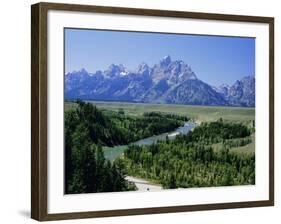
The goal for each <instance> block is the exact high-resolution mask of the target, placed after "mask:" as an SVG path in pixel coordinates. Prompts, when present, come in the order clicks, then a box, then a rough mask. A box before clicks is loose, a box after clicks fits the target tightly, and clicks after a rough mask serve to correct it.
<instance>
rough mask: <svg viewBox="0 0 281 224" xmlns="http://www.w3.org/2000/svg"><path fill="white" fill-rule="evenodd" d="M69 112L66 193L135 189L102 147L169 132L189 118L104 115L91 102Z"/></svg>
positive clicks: (158, 115)
mask: <svg viewBox="0 0 281 224" xmlns="http://www.w3.org/2000/svg"><path fill="white" fill-rule="evenodd" d="M76 103H77V107H76V108H75V109H73V110H69V111H66V112H65V192H66V193H67V194H71V193H90V192H111V191H126V190H135V187H134V185H133V184H131V183H129V182H127V181H126V180H125V178H124V176H125V173H124V170H125V169H124V167H122V163H120V161H119V162H118V161H115V162H113V163H111V162H109V161H108V160H106V159H105V157H104V154H103V150H102V146H115V145H122V144H128V143H130V142H134V141H137V140H139V139H142V138H145V137H149V136H153V135H157V134H160V133H164V132H169V131H172V130H174V129H176V128H177V127H179V126H181V125H183V123H184V122H185V121H187V118H186V117H184V116H178V115H164V114H161V113H154V112H151V113H145V114H143V116H139V117H133V116H127V115H125V114H124V111H122V110H120V111H118V112H113V111H107V112H103V111H101V110H99V109H97V108H96V107H95V106H93V105H92V104H91V103H85V102H82V101H77V102H76Z"/></svg>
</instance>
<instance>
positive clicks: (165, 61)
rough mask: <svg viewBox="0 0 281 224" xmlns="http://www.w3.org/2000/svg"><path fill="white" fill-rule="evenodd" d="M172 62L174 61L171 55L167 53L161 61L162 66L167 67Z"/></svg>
mask: <svg viewBox="0 0 281 224" xmlns="http://www.w3.org/2000/svg"><path fill="white" fill-rule="evenodd" d="M171 62H172V59H171V57H170V55H167V56H165V57H164V58H162V60H161V61H160V66H161V67H167V66H168V65H169V64H170V63H171Z"/></svg>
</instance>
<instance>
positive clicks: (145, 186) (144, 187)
mask: <svg viewBox="0 0 281 224" xmlns="http://www.w3.org/2000/svg"><path fill="white" fill-rule="evenodd" d="M195 127H196V123H192V122H186V123H185V124H184V125H183V126H181V127H179V128H177V129H176V130H174V131H172V132H168V133H163V134H160V135H155V136H151V137H148V138H144V139H141V140H138V141H136V142H134V143H133V144H135V145H139V146H141V145H151V144H153V143H155V142H156V141H163V140H165V139H166V138H167V137H168V138H169V139H170V140H172V139H174V138H175V137H176V136H177V135H179V134H187V133H188V132H189V131H191V130H192V129H193V128H195ZM127 147H128V145H121V146H114V147H103V151H104V155H105V158H107V159H109V160H110V161H113V160H114V159H116V158H118V157H119V156H121V155H122V154H123V152H124V150H125V149H126V148H127ZM126 180H128V181H130V182H133V183H134V184H135V185H136V187H137V189H138V191H159V190H161V189H162V186H161V185H157V184H152V183H150V182H149V181H147V180H145V179H141V178H137V177H132V176H127V177H126Z"/></svg>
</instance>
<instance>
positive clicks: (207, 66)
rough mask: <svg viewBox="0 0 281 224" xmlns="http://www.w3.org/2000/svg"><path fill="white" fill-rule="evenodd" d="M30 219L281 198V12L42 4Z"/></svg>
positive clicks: (36, 20)
mask: <svg viewBox="0 0 281 224" xmlns="http://www.w3.org/2000/svg"><path fill="white" fill-rule="evenodd" d="M31 25H32V34H31V35H32V49H31V57H32V66H31V70H32V74H31V75H32V84H31V85H32V94H31V95H32V108H31V109H32V166H31V168H32V200H31V201H32V208H31V210H32V212H31V216H32V218H34V219H36V220H40V221H45V220H58V219H76V218H90V217H107V216H123V215H138V214H154V213H167V212H185V211H198V210H212V209H225V208H243V207H257V206H272V205H273V204H274V18H271V17H256V16H240V15H222V14H209V13H195V12H182V11H162V10H150V9H136V8H115V7H103V6H89V5H70V4H56V3H38V4H35V5H32V24H31Z"/></svg>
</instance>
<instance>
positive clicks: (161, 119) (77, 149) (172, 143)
mask: <svg viewBox="0 0 281 224" xmlns="http://www.w3.org/2000/svg"><path fill="white" fill-rule="evenodd" d="M75 105H76V106H75V107H73V108H71V109H70V110H66V111H65V193H66V194H75V193H93V192H116V191H130V190H137V187H136V185H135V184H134V183H132V182H129V181H127V180H126V176H127V175H130V176H135V177H140V178H144V179H147V180H149V181H151V182H154V183H157V184H161V186H162V187H163V188H166V189H173V188H189V187H208V186H231V185H246V184H255V156H254V154H239V153H233V152H232V151H231V149H232V148H235V147H240V146H245V145H248V144H250V143H251V142H252V138H251V135H252V134H253V133H254V125H252V127H251V128H249V126H246V125H244V124H242V123H237V122H226V121H224V120H223V119H219V120H218V121H215V122H206V123H201V124H200V125H199V126H197V127H196V128H194V130H193V131H190V132H188V133H187V134H185V135H178V136H177V137H176V138H175V139H173V140H171V139H169V138H166V140H164V141H158V142H155V143H154V144H152V145H142V146H138V145H135V144H133V143H134V142H136V141H138V140H140V139H144V138H146V137H150V136H154V135H158V134H161V133H166V132H171V131H174V130H175V129H177V128H178V127H180V126H182V125H184V124H185V122H188V121H189V118H188V117H186V116H180V115H176V114H165V113H160V112H144V113H142V114H141V115H137V116H133V115H128V114H126V113H125V112H124V111H123V110H122V109H119V110H118V111H113V110H102V109H98V108H97V107H96V106H94V105H93V104H92V103H86V102H82V101H77V102H76V103H75ZM118 145H128V146H127V149H125V151H124V153H123V154H122V155H121V156H120V157H119V158H118V159H115V160H114V161H109V160H107V159H106V158H105V156H104V151H103V147H104V146H107V147H113V146H118ZM214 146H216V147H214ZM218 146H219V149H218Z"/></svg>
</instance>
